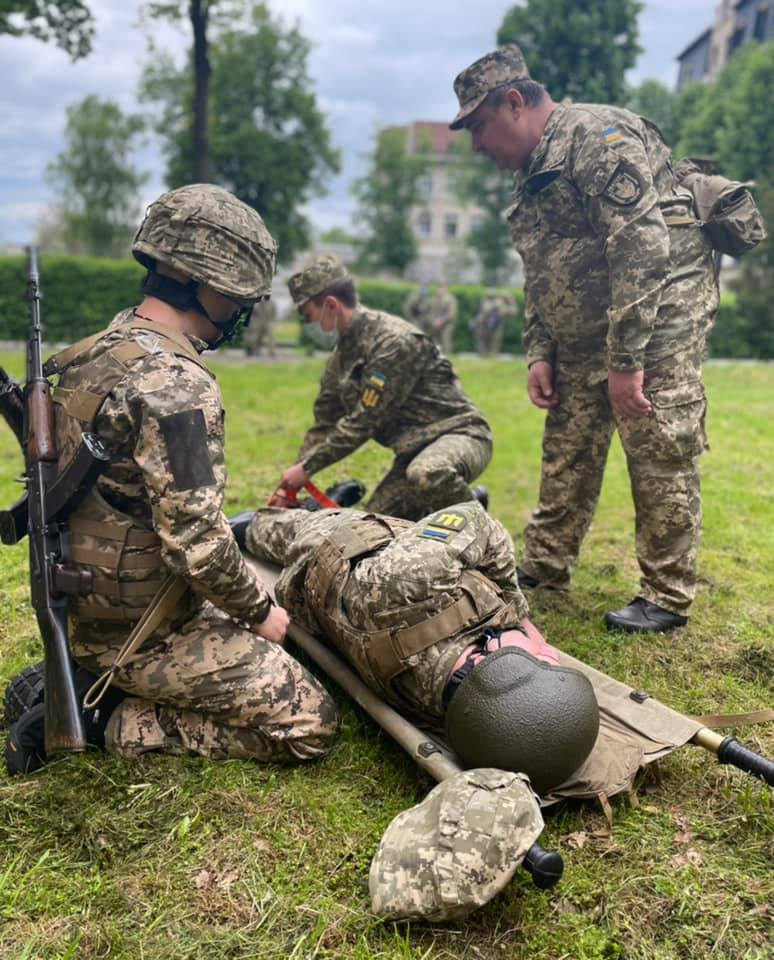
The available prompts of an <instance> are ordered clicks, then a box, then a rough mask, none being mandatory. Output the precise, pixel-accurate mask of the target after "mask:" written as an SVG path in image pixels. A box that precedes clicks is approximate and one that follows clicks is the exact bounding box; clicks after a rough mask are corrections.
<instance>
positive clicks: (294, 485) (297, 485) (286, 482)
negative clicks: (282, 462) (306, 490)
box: [280, 462, 309, 490]
mask: <svg viewBox="0 0 774 960" xmlns="http://www.w3.org/2000/svg"><path fill="white" fill-rule="evenodd" d="M308 479H309V474H308V473H307V472H306V470H304V464H303V463H302V462H299V463H294V464H293V466H292V467H288V469H287V470H286V471H285V472H284V473H283V474H282V480H281V481H280V486H283V487H289V488H290V489H291V490H300V489H301V487H303V485H304V484H305V483H306V481H307V480H308Z"/></svg>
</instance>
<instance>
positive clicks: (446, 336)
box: [429, 290, 457, 354]
mask: <svg viewBox="0 0 774 960" xmlns="http://www.w3.org/2000/svg"><path fill="white" fill-rule="evenodd" d="M456 319H457V298H456V297H455V296H454V294H453V293H451V292H450V291H449V290H439V291H438V292H437V293H436V294H435V295H434V296H433V297H431V299H430V307H429V320H430V335H431V338H432V341H433V343H434V344H435V345H436V346H437V347H438V348H439V350H440V351H441V353H446V354H449V353H451V352H452V346H453V340H454V322H455V320H456Z"/></svg>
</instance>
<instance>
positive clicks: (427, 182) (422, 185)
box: [417, 173, 433, 197]
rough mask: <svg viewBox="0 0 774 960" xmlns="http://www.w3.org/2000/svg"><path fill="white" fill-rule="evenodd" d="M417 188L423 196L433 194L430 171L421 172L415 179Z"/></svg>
mask: <svg viewBox="0 0 774 960" xmlns="http://www.w3.org/2000/svg"><path fill="white" fill-rule="evenodd" d="M417 189H418V190H419V193H420V194H421V196H423V197H432V195H433V175H432V173H423V174H422V176H421V177H420V178H419V180H417Z"/></svg>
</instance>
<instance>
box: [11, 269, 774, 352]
mask: <svg viewBox="0 0 774 960" xmlns="http://www.w3.org/2000/svg"><path fill="white" fill-rule="evenodd" d="M25 269H26V268H25V262H24V258H23V257H20V256H0V340H24V339H26V337H27V329H28V324H29V319H28V317H29V311H28V308H27V305H26V303H25V301H24V292H25ZM40 273H41V283H42V288H43V294H44V301H43V311H42V312H43V325H44V331H45V336H46V339H47V340H48V341H50V342H55V341H56V342H59V341H64V342H72V341H74V340H77V339H79V338H80V337H84V336H86V335H87V334H89V333H93V332H94V331H96V330H99V329H100V327H102V326H105V325H106V324H107V322H109V320H110V319H111V318H112V317H113V316H114V315H115V314H116V313H117V312H118V311H119V310H121V309H123V308H124V307H126V306H127V305H130V304H133V303H137V302H138V299H139V296H140V294H139V285H140V281H141V280H142V276H143V270H142V268H141V267H140V266H139V264H137V263H136V262H135V261H134V260H129V259H127V260H108V259H103V258H98V257H73V256H55V255H44V256H43V257H41V262H40ZM358 288H359V291H360V295H361V297H362V299H363V302H364V303H367V304H368V305H369V306H370V307H374V308H376V309H379V310H386V311H388V312H389V313H395V314H398V315H401V314H402V313H403V305H404V303H405V301H406V298H407V297H408V295H409V294H410V293H412V292H413V291H414V290H415V289H416V286H415V285H414V284H410V283H399V282H388V281H381V280H362V281H360V282H359V284H358ZM450 289H451V291H452V293H454V295H455V296H456V297H457V301H458V303H459V312H458V316H457V325H456V328H455V331H454V349H455V350H457V351H468V350H472V349H473V337H472V333H471V329H470V323H471V320H472V318H473V317H474V316H475V314H476V311H477V310H478V305H479V303H480V301H481V298H482V297H483V295H484V289H485V288H484V287H482V286H452V287H451V288H450ZM512 292H513V295H514V297H515V298H516V304H517V308H518V309H517V312H516V315H515V316H514V317H510V318H509V319H508V323H507V327H506V330H505V336H504V338H503V349H504V350H505V351H507V352H509V353H522V352H523V349H522V345H521V332H522V329H523V327H524V296H523V293H522V291H521V290H514V291H512ZM758 339H759V338H758V336H757V333H756V330H755V329H753V328H751V327H750V326H749V325H747V324H746V323H745V320H744V317H742V316H741V315H740V314H739V311H738V310H737V305H736V297H735V296H734V294H732V293H726V294H723V296H722V298H721V304H720V310H719V312H718V316H717V320H716V323H715V329H714V331H713V333H712V338H711V341H710V350H711V353H712V354H713V355H714V356H718V357H734V358H736V357H755V356H758V357H760V356H763V357H767V356H768V351H766V350H764V352H761V344H760V343H759V342H758Z"/></svg>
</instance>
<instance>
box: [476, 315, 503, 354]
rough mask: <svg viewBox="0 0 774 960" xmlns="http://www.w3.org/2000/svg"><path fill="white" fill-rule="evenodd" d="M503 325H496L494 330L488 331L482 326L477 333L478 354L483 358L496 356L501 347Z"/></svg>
mask: <svg viewBox="0 0 774 960" xmlns="http://www.w3.org/2000/svg"><path fill="white" fill-rule="evenodd" d="M504 333H505V325H504V324H503V323H498V324H497V326H496V327H494V329H489V330H487V328H486V327H485V326H484V325H483V324H482V325H481V327H480V328H479V333H478V345H479V350H480V352H481V353H482V354H483V355H484V356H485V357H492V356H497V354H498V353H499V352H500V350H501V349H502V346H503V334H504Z"/></svg>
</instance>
